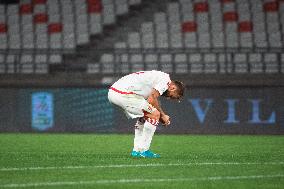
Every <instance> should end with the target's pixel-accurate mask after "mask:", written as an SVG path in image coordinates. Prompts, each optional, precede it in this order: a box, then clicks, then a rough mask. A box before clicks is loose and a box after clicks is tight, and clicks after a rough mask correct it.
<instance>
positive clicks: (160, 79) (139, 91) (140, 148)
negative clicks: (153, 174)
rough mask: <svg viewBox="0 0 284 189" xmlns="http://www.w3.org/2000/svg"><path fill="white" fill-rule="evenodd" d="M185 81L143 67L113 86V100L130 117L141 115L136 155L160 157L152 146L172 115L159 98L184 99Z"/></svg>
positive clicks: (111, 95) (132, 153)
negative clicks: (160, 129) (154, 136)
mask: <svg viewBox="0 0 284 189" xmlns="http://www.w3.org/2000/svg"><path fill="white" fill-rule="evenodd" d="M184 89H185V87H184V85H183V83H182V82H180V81H171V79H170V76H169V74H167V73H164V72H161V71H156V70H152V71H140V72H136V73H132V74H129V75H126V76H124V77H122V78H120V79H119V80H118V81H116V82H115V83H114V84H113V85H112V86H111V87H110V89H109V92H108V99H109V101H110V102H111V103H112V104H114V105H117V106H118V107H120V108H121V109H122V110H123V111H124V112H125V114H126V116H127V117H128V118H132V119H134V118H138V120H137V123H136V124H135V137H134V148H133V150H132V152H131V156H133V157H146V158H158V157H160V155H159V154H156V153H153V152H152V151H150V150H149V148H150V145H151V141H152V137H153V135H154V133H155V131H156V126H157V125H158V123H159V121H160V122H161V123H162V124H163V125H164V126H168V125H169V124H170V116H169V115H167V114H166V113H165V112H164V111H163V109H162V108H161V106H160V103H159V101H158V98H159V97H160V96H164V97H166V98H167V99H174V100H178V101H179V100H180V99H181V98H182V97H183V93H184Z"/></svg>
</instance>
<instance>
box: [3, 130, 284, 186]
mask: <svg viewBox="0 0 284 189" xmlns="http://www.w3.org/2000/svg"><path fill="white" fill-rule="evenodd" d="M132 140H133V136H132V135H95V134H86V135H84V134H82V135H78V134H62V135H57V134H1V135H0V188H58V189H59V188H60V189H61V188H63V189H65V188H123V189H127V188H201V189H202V188H216V189H217V188H218V189H222V188H257V189H260V188H284V161H283V160H284V148H283V147H284V138H283V136H231V135H226V136H215V135H202V136H198V135H156V136H155V137H154V140H153V144H152V150H153V151H154V152H156V153H160V154H161V156H162V158H160V159H133V158H131V157H130V156H129V154H130V151H131V148H132ZM234 163H235V164H234ZM11 168H16V169H11ZM20 168H23V169H20ZM26 168H27V169H26ZM33 168H34V169H33Z"/></svg>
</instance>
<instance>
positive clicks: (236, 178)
mask: <svg viewBox="0 0 284 189" xmlns="http://www.w3.org/2000/svg"><path fill="white" fill-rule="evenodd" d="M283 177H284V175H283V174H277V175H248V176H213V177H188V178H171V179H167V178H157V179H117V180H91V181H62V182H39V183H26V184H2V185H0V187H1V188H26V187H44V186H67V185H69V186H70V185H95V184H127V183H130V184H131V183H145V182H147V183H153V182H155V183H159V182H188V181H219V180H243V179H269V178H283Z"/></svg>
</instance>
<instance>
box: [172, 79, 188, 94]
mask: <svg viewBox="0 0 284 189" xmlns="http://www.w3.org/2000/svg"><path fill="white" fill-rule="evenodd" d="M173 83H174V84H175V85H176V86H177V92H178V94H179V95H180V98H182V97H183V95H184V91H185V85H184V84H183V82H181V81H173Z"/></svg>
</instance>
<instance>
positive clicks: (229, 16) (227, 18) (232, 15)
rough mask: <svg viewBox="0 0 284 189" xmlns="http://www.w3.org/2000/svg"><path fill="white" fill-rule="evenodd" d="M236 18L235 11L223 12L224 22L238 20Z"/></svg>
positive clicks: (237, 16) (237, 17)
mask: <svg viewBox="0 0 284 189" xmlns="http://www.w3.org/2000/svg"><path fill="white" fill-rule="evenodd" d="M238 19H239V15H238V13H237V12H235V11H231V12H225V13H224V14H223V20H224V22H236V21H238Z"/></svg>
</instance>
